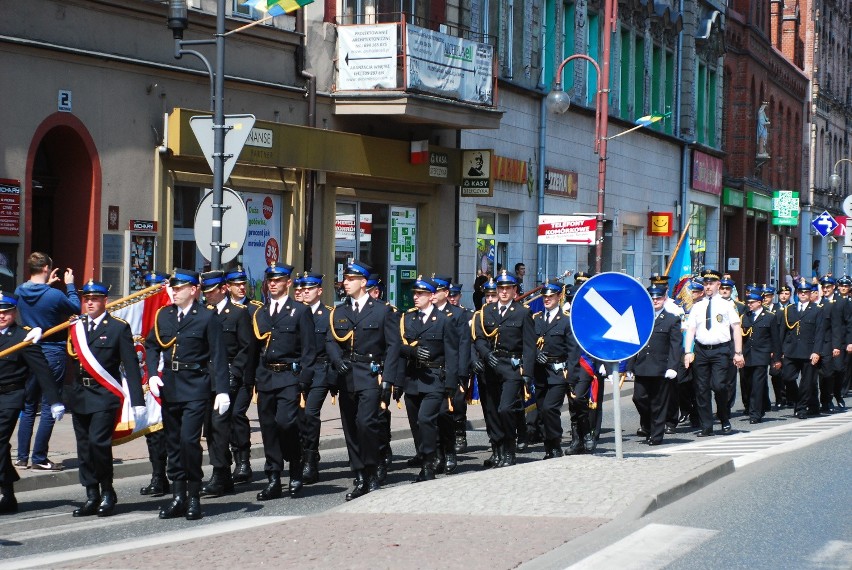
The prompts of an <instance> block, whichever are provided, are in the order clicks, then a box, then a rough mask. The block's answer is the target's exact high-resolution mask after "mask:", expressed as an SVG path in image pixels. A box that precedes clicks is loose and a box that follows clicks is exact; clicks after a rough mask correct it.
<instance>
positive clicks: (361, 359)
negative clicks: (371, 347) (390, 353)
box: [346, 352, 382, 364]
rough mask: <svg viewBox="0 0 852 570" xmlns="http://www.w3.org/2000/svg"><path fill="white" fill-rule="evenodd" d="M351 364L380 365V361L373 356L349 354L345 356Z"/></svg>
mask: <svg viewBox="0 0 852 570" xmlns="http://www.w3.org/2000/svg"><path fill="white" fill-rule="evenodd" d="M346 358H348V359H349V360H350V361H351V362H378V363H379V364H381V362H382V361H381V360H379V359H378V358H376V357H375V356H373V355H372V354H358V353H357V352H350V353H349V354H347V355H346Z"/></svg>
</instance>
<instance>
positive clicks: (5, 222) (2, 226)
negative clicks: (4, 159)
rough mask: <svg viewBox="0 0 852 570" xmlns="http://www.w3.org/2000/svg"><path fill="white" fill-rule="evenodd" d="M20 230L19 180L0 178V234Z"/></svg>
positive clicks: (11, 234) (9, 234)
mask: <svg viewBox="0 0 852 570" xmlns="http://www.w3.org/2000/svg"><path fill="white" fill-rule="evenodd" d="M20 232H21V181H20V180H10V179H8V178H0V236H17V235H19V234H20Z"/></svg>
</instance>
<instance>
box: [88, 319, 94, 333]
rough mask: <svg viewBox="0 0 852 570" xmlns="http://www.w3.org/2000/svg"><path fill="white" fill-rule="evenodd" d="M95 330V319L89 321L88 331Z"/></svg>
mask: <svg viewBox="0 0 852 570" xmlns="http://www.w3.org/2000/svg"><path fill="white" fill-rule="evenodd" d="M93 330H95V321H89V332H92V331H93Z"/></svg>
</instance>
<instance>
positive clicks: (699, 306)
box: [684, 269, 745, 437]
mask: <svg viewBox="0 0 852 570" xmlns="http://www.w3.org/2000/svg"><path fill="white" fill-rule="evenodd" d="M701 277H702V278H703V280H704V295H705V296H704V299H702V300H701V301H699V302H697V303H696V304H695V305H693V307H692V310H691V311H690V313H689V318H688V319H687V329H686V339H685V341H684V346H685V347H686V348H687V350H689V347H691V346H693V341H694V343H695V351H694V352H687V353H686V354H685V355H684V366H686V367H687V368H689V367H690V366H691V365H693V364H694V365H695V369H694V372H693V379H694V381H695V402H696V406H697V409H698V418H699V422H700V424H701V431H699V432H698V436H699V437H707V436H711V435H713V403H712V401H711V399H710V394H711V392H712V393H713V395H715V397H716V408H717V411H718V415H719V422H720V423H721V424H722V433H729V432H730V431H731V422H730V407H729V405H728V402H729V396H728V383H727V370H728V363H729V362H731V360H732V354H731V352H732V351H731V345H732V344H733V362H734V365H735V366H736V367H737V368H741V367H742V366H743V364H744V363H745V361H744V360H743V352H742V351H743V349H742V342H743V339H742V330H741V328H742V327H741V325H740V316H739V314H738V313H737V310H736V308H734V306H733V304H732V303H731V302H730V301H727V300H724V299H722V298H721V297H719V295H718V293H719V279H720V278H721V274H720V273H719V272H718V271H716V270H713V269H705V270H704V271H703V272H702V274H701Z"/></svg>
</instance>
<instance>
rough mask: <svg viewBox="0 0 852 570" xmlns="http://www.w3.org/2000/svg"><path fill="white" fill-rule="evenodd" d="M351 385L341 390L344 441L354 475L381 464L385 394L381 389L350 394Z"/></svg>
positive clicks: (371, 388) (372, 388)
mask: <svg viewBox="0 0 852 570" xmlns="http://www.w3.org/2000/svg"><path fill="white" fill-rule="evenodd" d="M347 384H349V382H342V383H341V387H340V393H339V396H340V419H341V422H342V424H343V437H344V438H345V439H346V449H347V451H348V452H349V464H350V466H351V467H352V469H353V471H362V470H363V469H365V468H367V467H369V468H375V466H376V465H378V461H379V440H380V438H381V433H380V421H379V402H380V400H381V391H380V390H379V387H378V385H376V386H375V387H372V386H371V387H369V388H366V389H364V390H350V389H349V387H348V386H347Z"/></svg>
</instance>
